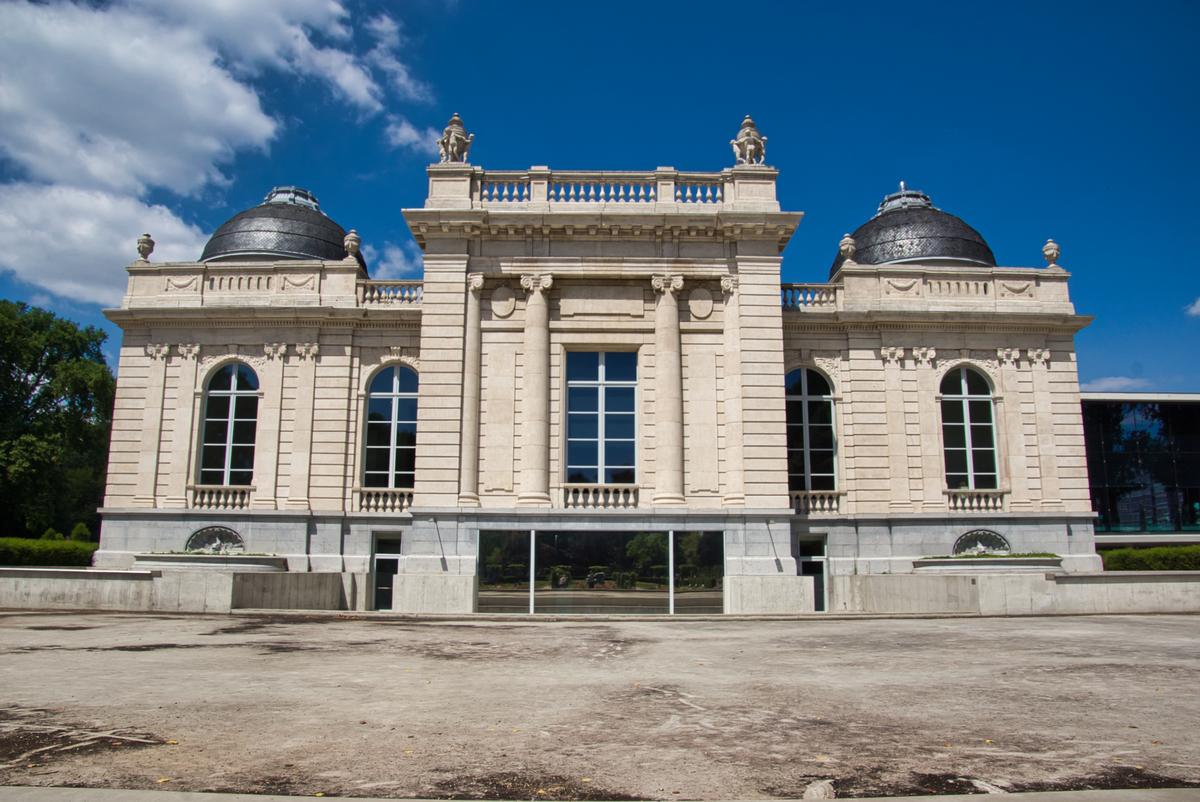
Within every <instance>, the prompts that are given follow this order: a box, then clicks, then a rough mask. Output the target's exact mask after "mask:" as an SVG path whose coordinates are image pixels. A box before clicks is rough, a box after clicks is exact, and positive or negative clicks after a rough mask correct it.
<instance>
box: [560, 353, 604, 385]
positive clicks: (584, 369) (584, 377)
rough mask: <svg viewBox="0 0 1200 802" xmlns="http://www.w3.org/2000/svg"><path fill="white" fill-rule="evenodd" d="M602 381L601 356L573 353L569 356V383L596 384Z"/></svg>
mask: <svg viewBox="0 0 1200 802" xmlns="http://www.w3.org/2000/svg"><path fill="white" fill-rule="evenodd" d="M599 379H600V354H598V353H595V352H592V351H572V352H570V353H568V354H567V381H569V382H574V381H586V382H594V381H599Z"/></svg>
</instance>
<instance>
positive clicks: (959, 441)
mask: <svg viewBox="0 0 1200 802" xmlns="http://www.w3.org/2000/svg"><path fill="white" fill-rule="evenodd" d="M942 441H943V443H944V445H945V446H946V448H966V447H967V432H966V429H965V428H964V427H962V426H956V425H954V424H952V423H951V424H946V425H943V426H942Z"/></svg>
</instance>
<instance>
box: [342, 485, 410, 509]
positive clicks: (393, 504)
mask: <svg viewBox="0 0 1200 802" xmlns="http://www.w3.org/2000/svg"><path fill="white" fill-rule="evenodd" d="M354 494H355V496H357V498H358V503H357V505H356V506H357V507H358V511H359V512H404V511H406V510H408V509H410V508H411V507H412V502H413V491H412V488H409V487H404V488H385V487H357V488H355V489H354Z"/></svg>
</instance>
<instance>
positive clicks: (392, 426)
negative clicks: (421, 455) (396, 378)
mask: <svg viewBox="0 0 1200 802" xmlns="http://www.w3.org/2000/svg"><path fill="white" fill-rule="evenodd" d="M396 373H397V374H399V371H396ZM392 386H393V390H394V389H395V384H393V385H392ZM399 416H400V396H399V395H398V394H393V395H392V409H391V421H389V423H388V484H387V486H388V488H389V489H391V490H395V489H396V418H397V417H399Z"/></svg>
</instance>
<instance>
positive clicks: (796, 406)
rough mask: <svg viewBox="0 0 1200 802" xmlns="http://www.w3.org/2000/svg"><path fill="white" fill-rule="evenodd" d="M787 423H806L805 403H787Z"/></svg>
mask: <svg viewBox="0 0 1200 802" xmlns="http://www.w3.org/2000/svg"><path fill="white" fill-rule="evenodd" d="M787 422H788V423H794V424H797V425H798V424H800V423H803V422H804V402H803V401H788V402H787Z"/></svg>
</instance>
